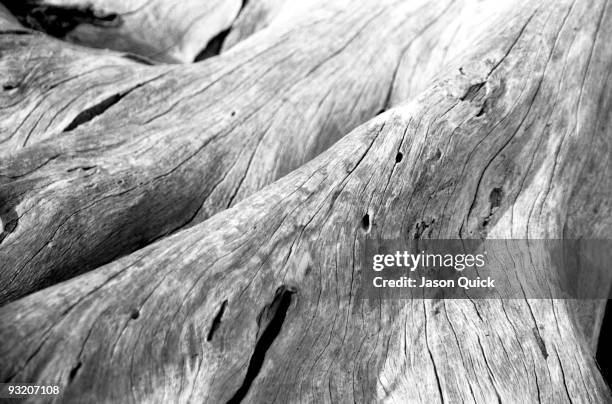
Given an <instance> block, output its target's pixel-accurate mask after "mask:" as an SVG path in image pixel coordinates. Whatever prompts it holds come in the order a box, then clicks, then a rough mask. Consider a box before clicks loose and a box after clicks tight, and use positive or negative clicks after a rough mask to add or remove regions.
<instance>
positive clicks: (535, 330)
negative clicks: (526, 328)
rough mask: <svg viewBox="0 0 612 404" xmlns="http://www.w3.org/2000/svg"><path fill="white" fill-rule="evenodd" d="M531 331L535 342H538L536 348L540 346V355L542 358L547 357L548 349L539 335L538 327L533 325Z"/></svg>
mask: <svg viewBox="0 0 612 404" xmlns="http://www.w3.org/2000/svg"><path fill="white" fill-rule="evenodd" d="M532 332H533V336H534V338H535V340H536V343H537V344H538V348H540V352H542V356H543V357H544V359H547V358H548V351H547V350H546V344H545V343H544V340H543V339H542V336H541V335H540V330H538V327H533V329H532Z"/></svg>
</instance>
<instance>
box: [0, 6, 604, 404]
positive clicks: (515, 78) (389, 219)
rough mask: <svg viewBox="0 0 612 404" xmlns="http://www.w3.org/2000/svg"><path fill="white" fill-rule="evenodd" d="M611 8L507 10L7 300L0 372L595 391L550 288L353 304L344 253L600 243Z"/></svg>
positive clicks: (198, 383) (566, 394) (390, 388)
mask: <svg viewBox="0 0 612 404" xmlns="http://www.w3.org/2000/svg"><path fill="white" fill-rule="evenodd" d="M611 8H612V7H611V6H609V5H608V4H607V2H605V1H603V0H602V1H596V2H574V3H572V2H570V1H546V0H542V1H531V2H525V3H522V4H521V6H520V7H518V8H517V12H516V14H512V15H507V16H505V17H504V20H503V23H501V22H500V23H498V24H496V25H495V27H496V32H490V33H488V35H487V39H486V40H484V41H483V42H481V43H480V45H479V46H476V47H474V48H472V49H471V50H470V52H469V53H468V54H466V55H464V57H463V58H462V59H461V60H458V61H457V63H458V64H457V65H455V67H454V69H452V70H451V71H449V72H448V74H447V75H445V76H443V78H442V79H441V80H440V81H438V82H437V84H436V85H435V86H433V87H431V88H430V89H428V90H427V91H426V92H424V93H423V94H422V95H421V96H419V97H418V98H417V99H416V100H414V101H413V102H411V103H408V104H406V105H403V106H401V107H398V108H395V109H393V110H391V111H388V112H387V113H385V114H382V115H380V116H378V117H377V118H375V119H374V120H373V121H371V122H370V123H368V124H365V125H363V126H362V127H360V128H358V129H356V130H355V131H354V132H352V133H351V134H350V135H348V136H346V137H345V138H343V139H342V140H340V141H339V142H338V143H336V144H335V145H334V146H333V147H332V148H330V149H329V150H328V151H327V152H325V153H323V154H322V155H320V156H319V157H318V158H316V159H315V160H313V161H311V162H310V163H308V164H306V165H305V166H303V167H302V168H300V169H299V170H297V171H295V172H293V173H291V174H290V175H288V176H286V177H285V178H283V179H281V180H279V181H278V182H276V183H275V184H273V185H272V186H270V187H267V188H265V189H264V190H262V191H260V192H258V193H256V194H255V195H253V196H251V197H249V198H247V199H246V200H244V201H242V202H241V203H239V204H238V205H236V206H235V207H234V208H232V209H229V210H226V211H224V212H222V213H220V214H218V215H215V216H213V217H212V218H210V219H209V220H207V221H206V222H204V223H202V224H199V225H197V226H194V227H192V228H190V229H187V230H184V231H181V232H179V233H177V234H175V235H173V236H170V237H168V238H165V239H164V240H160V241H159V242H157V243H155V244H153V245H151V246H149V247H147V248H145V249H143V250H140V251H138V252H136V253H135V254H133V255H131V256H127V257H124V258H122V259H120V260H118V261H116V262H115V263H112V264H109V265H107V266H105V267H103V268H100V269H98V270H95V271H92V272H89V273H88V274H85V275H83V276H80V277H78V278H75V279H72V280H70V281H68V282H65V283H62V284H60V285H56V286H54V287H51V288H48V289H46V290H44V291H41V292H38V293H36V294H33V295H31V296H28V297H26V298H24V299H21V300H19V301H17V302H14V303H11V304H9V305H7V306H4V307H3V308H1V309H0V322H1V323H2V324H6V325H7V326H5V327H2V329H1V330H0V340H1V341H2V342H3V343H2V344H0V361H1V362H2V363H3V364H5V365H4V366H3V367H2V368H1V369H0V377H1V379H2V380H3V381H22V380H23V381H26V380H27V381H40V382H46V383H52V384H60V385H62V386H63V388H64V389H65V396H64V397H63V399H64V400H68V401H70V399H73V400H74V401H77V400H82V399H83V398H87V397H96V398H97V399H98V400H101V401H105V400H106V401H112V400H118V399H122V400H125V399H126V398H127V400H131V401H135V402H138V401H146V400H159V401H160V402H162V401H164V402H168V401H188V400H200V401H201V400H202V399H204V400H205V401H207V402H225V401H228V400H230V401H231V400H234V401H240V399H242V398H244V399H246V400H247V401H249V402H273V401H282V402H286V401H292V402H298V401H316V402H338V401H347V402H353V401H356V402H364V401H371V400H375V399H377V400H388V401H395V402H427V403H430V402H463V401H465V402H479V403H481V402H482V403H490V402H554V403H560V402H574V403H576V402H609V401H610V400H611V399H612V397H611V396H610V392H609V390H608V387H607V386H606V384H605V382H604V381H603V379H602V378H601V376H600V374H599V371H598V369H597V366H596V364H595V363H594V361H593V358H592V356H591V354H590V353H588V352H587V348H586V345H587V344H586V341H585V340H584V339H583V337H582V335H581V334H580V333H579V332H578V331H577V330H576V328H575V325H574V323H573V320H572V318H571V314H570V313H571V311H570V310H569V309H568V306H567V305H566V303H565V302H564V301H559V300H529V299H525V300H521V299H517V300H475V301H471V300H420V299H414V300H411V301H394V300H384V301H374V300H361V299H359V298H358V296H356V291H357V290H358V286H359V282H360V279H361V277H362V276H363V271H365V270H366V268H362V267H360V266H359V261H358V260H357V259H356V257H357V256H358V255H360V254H361V253H362V249H363V243H364V239H365V237H366V235H367V234H370V235H372V236H375V237H383V238H394V237H397V236H398V235H401V234H411V235H412V236H414V237H416V236H418V237H440V238H445V237H446V238H454V237H459V236H461V237H464V238H470V237H476V238H479V237H483V236H484V237H489V238H509V237H515V238H524V237H532V238H537V237H551V238H554V237H561V236H563V235H582V236H585V237H588V236H596V235H598V234H602V233H600V232H605V233H603V234H609V230H610V227H609V226H610V216H611V215H610V213H611V212H610V209H611V207H610V205H609V203H608V202H607V201H608V200H609V197H610V188H609V187H608V188H605V189H602V188H600V187H599V184H601V183H603V184H609V181H610V179H609V175H610V172H611V167H610V165H611V162H610V161H611V159H610V158H609V155H610V146H611V143H612V139H611V138H610V136H609V129H608V128H609V124H610V118H611V111H612V109H611V108H610V107H611V101H612V100H611V96H612V93H611V92H610V85H611V84H612V81H611V80H612V79H611V78H610V72H611V71H612V48H610V47H609V46H608V44H609V41H610V39H611V38H612V31H611V30H612V21H611V19H612V14H611V12H612V9H611ZM587 95H588V96H587ZM475 173H476V174H475ZM606 176H608V178H606ZM600 181H603V182H600ZM495 189H501V190H502V192H501V193H500V192H499V191H493V190H495ZM492 192H496V194H497V195H499V196H500V197H497V198H495V205H496V206H492V205H491V203H492V202H491V199H490V195H491V193H492ZM585 206H586V207H588V209H589V210H590V212H589V213H588V214H587V212H585V211H584V210H583V208H584V207H585ZM365 215H368V216H367V220H364V217H365ZM88 394H90V395H91V396H88ZM234 401H232V402H234Z"/></svg>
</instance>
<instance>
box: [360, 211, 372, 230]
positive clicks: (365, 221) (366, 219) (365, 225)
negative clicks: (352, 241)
mask: <svg viewBox="0 0 612 404" xmlns="http://www.w3.org/2000/svg"><path fill="white" fill-rule="evenodd" d="M361 228H362V229H363V230H364V231H365V232H366V233H367V232H369V231H370V215H369V214H368V213H366V214H365V215H363V217H362V218H361Z"/></svg>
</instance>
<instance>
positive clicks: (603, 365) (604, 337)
mask: <svg viewBox="0 0 612 404" xmlns="http://www.w3.org/2000/svg"><path fill="white" fill-rule="evenodd" d="M611 340H612V300H611V299H608V302H607V304H606V311H605V313H604V318H603V321H602V323H601V329H600V331H599V340H598V341H597V354H596V356H595V358H596V359H597V364H598V365H599V369H600V370H601V375H602V376H603V378H604V380H605V381H606V383H608V386H612V344H610V341H611Z"/></svg>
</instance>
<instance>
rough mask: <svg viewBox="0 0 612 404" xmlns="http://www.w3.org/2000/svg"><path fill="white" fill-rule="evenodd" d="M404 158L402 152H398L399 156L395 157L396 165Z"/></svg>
mask: <svg viewBox="0 0 612 404" xmlns="http://www.w3.org/2000/svg"><path fill="white" fill-rule="evenodd" d="M403 158H404V155H403V154H402V152H397V154H396V155H395V163H396V164H397V163H399V162H400V161H402V159H403Z"/></svg>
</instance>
